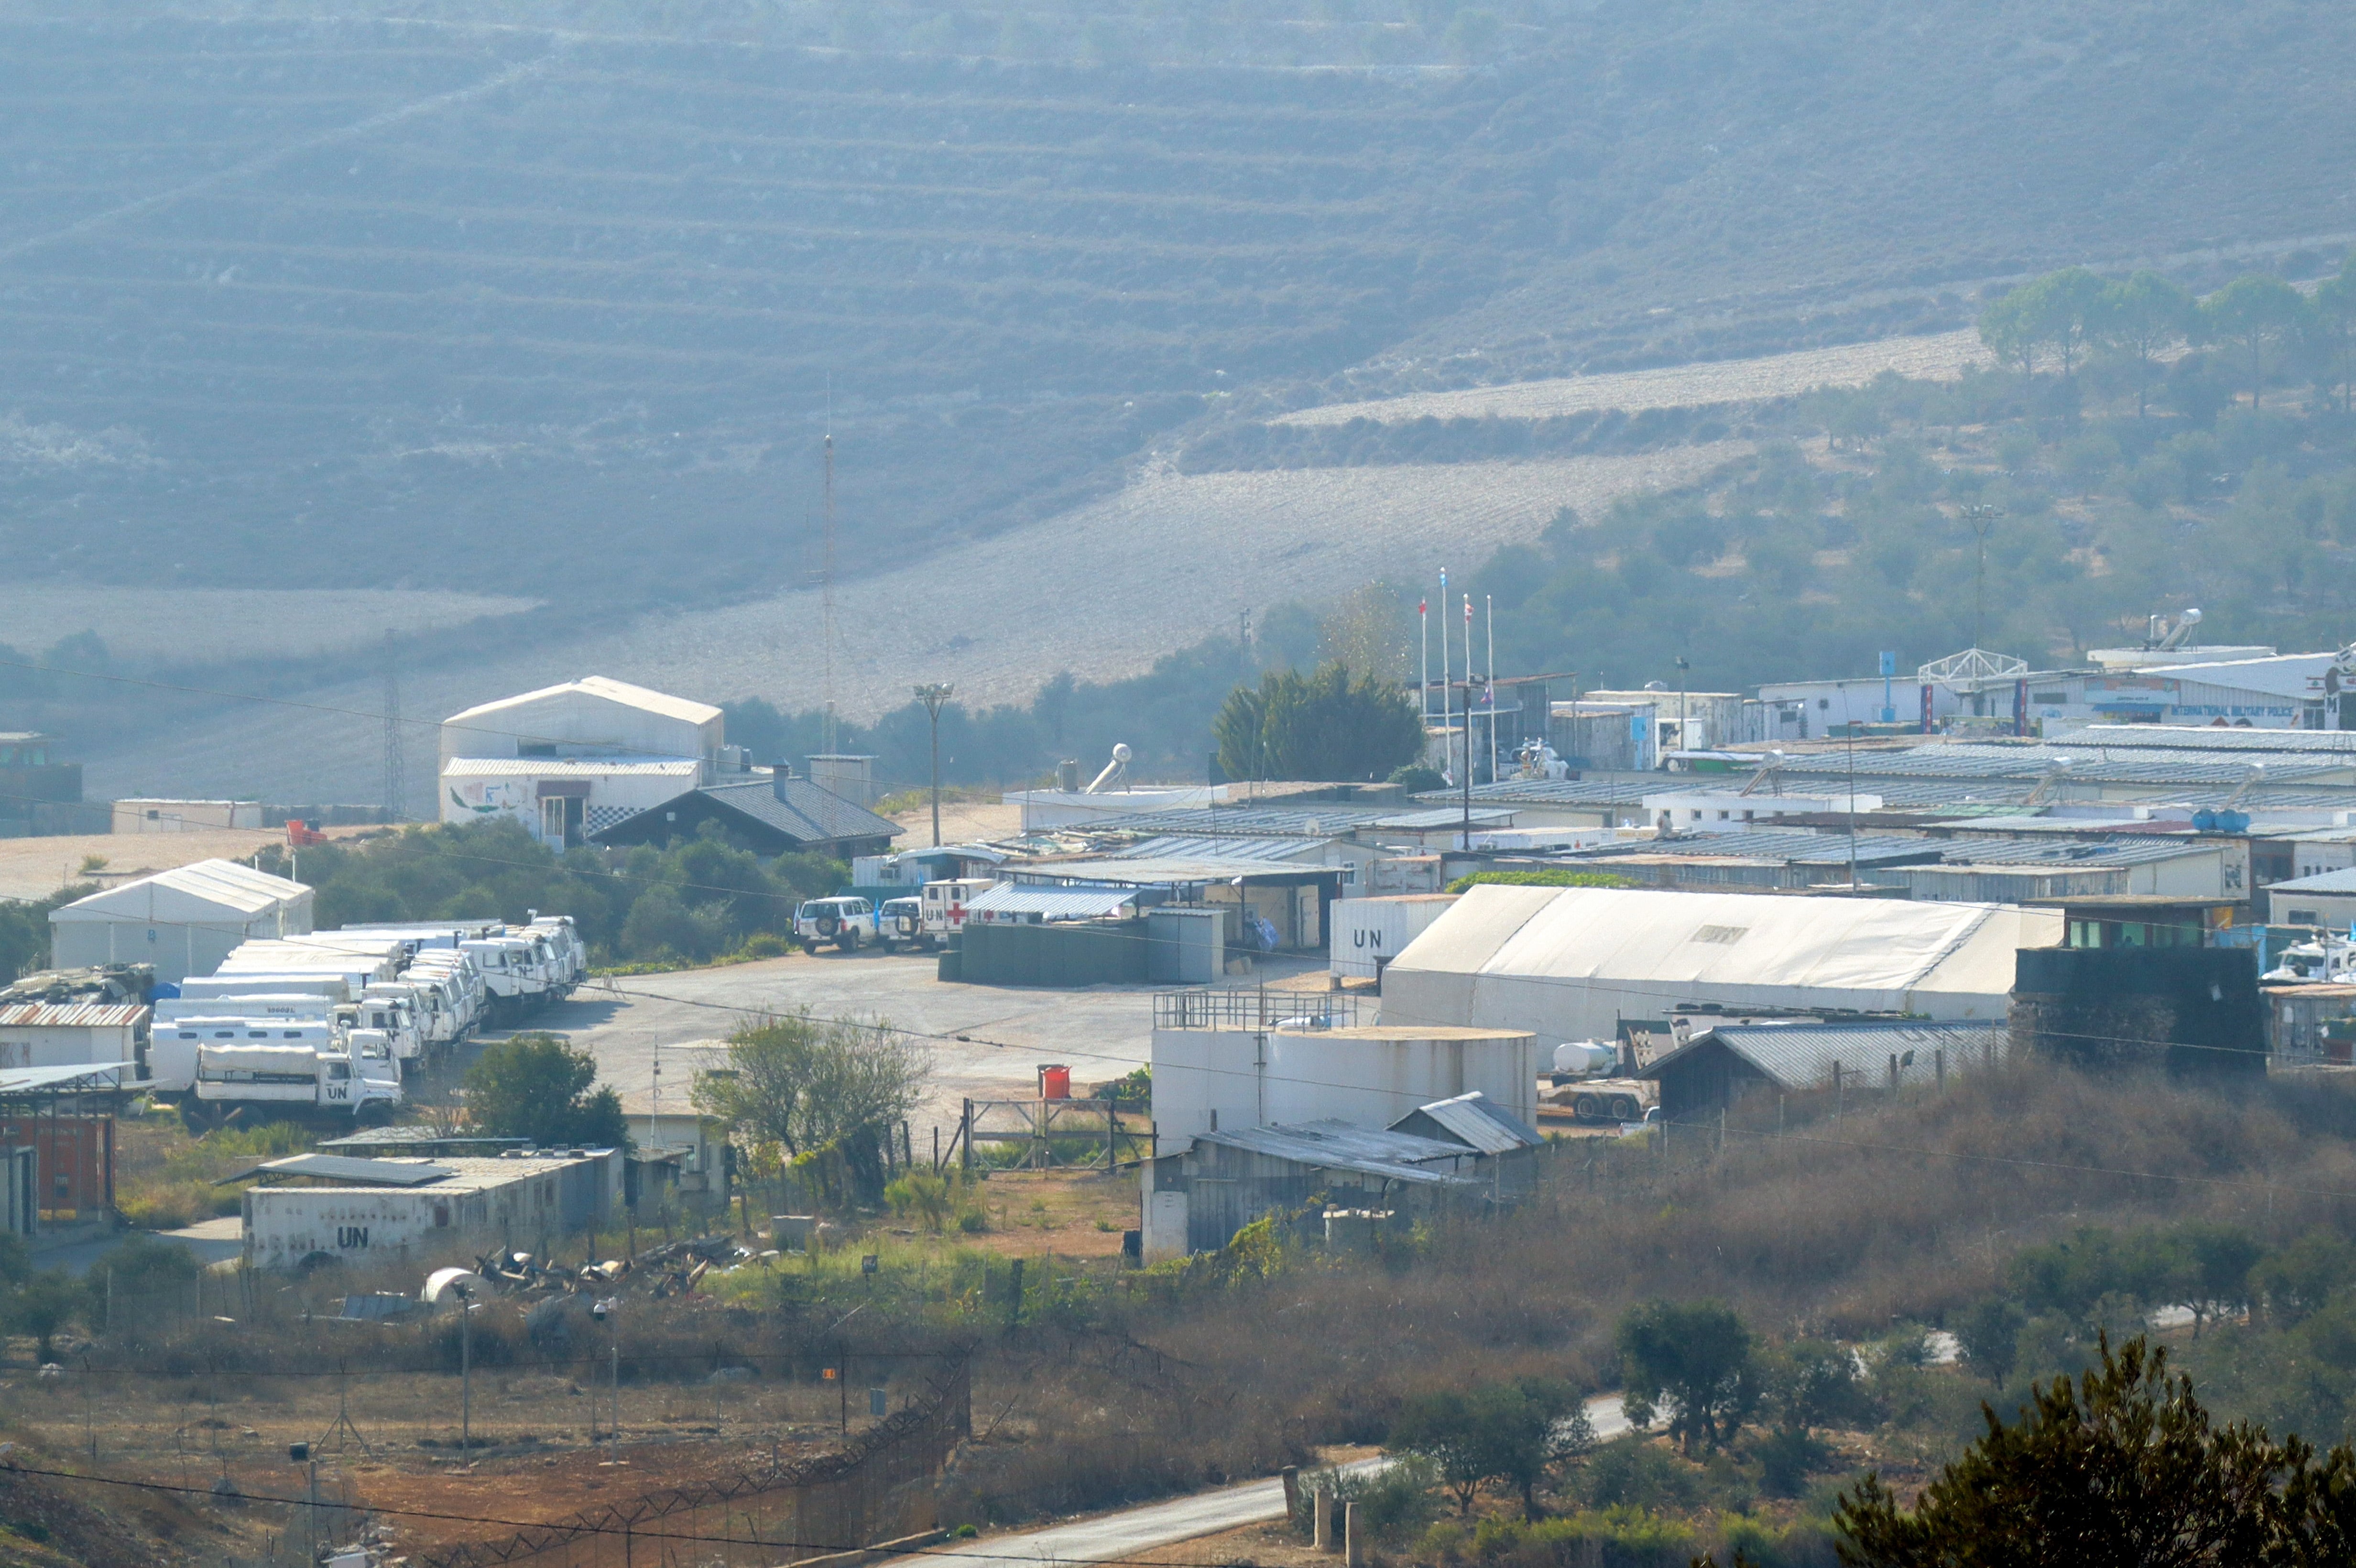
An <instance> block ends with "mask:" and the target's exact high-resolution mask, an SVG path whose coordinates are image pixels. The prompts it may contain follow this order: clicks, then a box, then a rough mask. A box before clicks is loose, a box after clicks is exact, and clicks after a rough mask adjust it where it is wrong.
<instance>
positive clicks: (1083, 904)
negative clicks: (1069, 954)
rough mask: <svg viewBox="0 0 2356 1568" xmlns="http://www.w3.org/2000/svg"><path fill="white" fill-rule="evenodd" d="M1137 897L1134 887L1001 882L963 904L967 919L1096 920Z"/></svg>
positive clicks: (1118, 909) (1119, 908) (1117, 910)
mask: <svg viewBox="0 0 2356 1568" xmlns="http://www.w3.org/2000/svg"><path fill="white" fill-rule="evenodd" d="M1135 901H1137V890H1136V889H1135V888H1040V887H1018V886H1016V885H1015V884H1014V883H1012V882H1001V883H1000V884H998V886H996V887H994V888H991V889H990V890H989V891H987V892H984V893H983V894H982V895H981V896H980V897H979V898H976V899H974V900H972V901H969V903H967V905H966V906H965V912H966V918H967V919H969V920H972V919H981V920H1004V919H1008V918H1011V917H1014V916H1022V917H1025V918H1027V917H1030V916H1033V915H1036V916H1037V917H1038V918H1040V919H1041V920H1099V919H1102V918H1103V917H1104V916H1106V915H1108V914H1114V913H1117V912H1119V911H1120V910H1121V909H1122V908H1123V907H1124V906H1126V905H1128V904H1131V903H1134V902H1135Z"/></svg>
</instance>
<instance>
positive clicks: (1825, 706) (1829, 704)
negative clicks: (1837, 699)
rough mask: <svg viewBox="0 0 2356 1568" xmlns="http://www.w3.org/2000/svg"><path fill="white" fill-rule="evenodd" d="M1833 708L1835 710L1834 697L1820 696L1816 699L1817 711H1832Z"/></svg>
mask: <svg viewBox="0 0 2356 1568" xmlns="http://www.w3.org/2000/svg"><path fill="white" fill-rule="evenodd" d="M1832 710H1833V699H1831V698H1829V697H1819V698H1817V699H1816V711H1817V712H1819V713H1830V712H1831V711H1832Z"/></svg>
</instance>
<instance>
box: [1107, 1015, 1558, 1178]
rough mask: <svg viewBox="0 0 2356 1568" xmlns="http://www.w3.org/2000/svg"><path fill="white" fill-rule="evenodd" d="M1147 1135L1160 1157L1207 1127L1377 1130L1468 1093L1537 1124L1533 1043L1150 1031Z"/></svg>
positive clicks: (1423, 1035)
mask: <svg viewBox="0 0 2356 1568" xmlns="http://www.w3.org/2000/svg"><path fill="white" fill-rule="evenodd" d="M1152 1065H1153V1126H1154V1131H1155V1132H1156V1133H1157V1134H1158V1135H1160V1136H1161V1138H1162V1147H1163V1148H1165V1149H1169V1150H1177V1149H1183V1148H1184V1147H1186V1146H1187V1144H1188V1143H1189V1142H1190V1141H1191V1140H1192V1139H1194V1138H1196V1137H1199V1136H1202V1135H1203V1134H1205V1133H1207V1132H1211V1131H1213V1130H1215V1129H1214V1128H1213V1126H1212V1119H1213V1116H1212V1114H1213V1113H1214V1112H1216V1113H1217V1122H1218V1127H1219V1128H1220V1129H1225V1130H1228V1131H1232V1130H1235V1129H1237V1128H1239V1127H1250V1126H1260V1125H1268V1124H1271V1123H1285V1124H1295V1123H1301V1122H1314V1121H1322V1120H1325V1119H1328V1118H1331V1119H1333V1120H1335V1121H1342V1122H1348V1123H1350V1124H1352V1125H1355V1126H1362V1127H1386V1126H1388V1125H1390V1124H1391V1123H1393V1122H1395V1121H1397V1120H1398V1119H1399V1118H1400V1117H1401V1116H1404V1115H1407V1114H1408V1112H1409V1111H1412V1110H1414V1109H1415V1108H1416V1107H1417V1106H1419V1105H1428V1104H1430V1103H1431V1102H1433V1101H1434V1100H1446V1099H1451V1098H1453V1097H1454V1096H1456V1095H1459V1094H1464V1093H1471V1092H1472V1091H1473V1090H1476V1089H1477V1090H1479V1091H1480V1092H1481V1093H1483V1094H1485V1095H1487V1096H1488V1097H1489V1098H1490V1099H1491V1100H1493V1101H1494V1102H1496V1103H1497V1104H1500V1105H1503V1106H1504V1107H1505V1108H1506V1109H1507V1110H1509V1111H1511V1112H1513V1113H1514V1114H1515V1115H1517V1116H1519V1117H1521V1118H1522V1119H1523V1120H1524V1121H1526V1122H1531V1123H1535V1122H1536V1121H1537V1075H1538V1057H1537V1042H1536V1040H1534V1039H1533V1038H1532V1037H1531V1036H1529V1035H1527V1034H1523V1033H1518V1032H1514V1031H1500V1030H1494V1029H1444V1028H1422V1029H1385V1028H1381V1027H1374V1028H1364V1029H1303V1030H1291V1029H1276V1030H1271V1031H1270V1032H1269V1033H1267V1034H1264V1035H1260V1034H1254V1033H1251V1032H1249V1031H1248V1030H1240V1029H1156V1030H1154V1031H1153V1057H1152Z"/></svg>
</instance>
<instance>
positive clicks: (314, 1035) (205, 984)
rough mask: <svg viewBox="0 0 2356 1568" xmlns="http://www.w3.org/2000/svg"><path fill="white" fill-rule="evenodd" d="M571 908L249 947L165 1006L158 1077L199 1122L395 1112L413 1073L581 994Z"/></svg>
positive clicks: (160, 1015) (334, 1118)
mask: <svg viewBox="0 0 2356 1568" xmlns="http://www.w3.org/2000/svg"><path fill="white" fill-rule="evenodd" d="M588 974H589V954H588V948H587V945H586V944H584V943H583V941H582V940H581V936H580V933H579V932H578V930H577V929H576V928H575V927H574V925H573V921H572V919H571V917H569V916H565V915H542V914H541V913H540V912H538V911H536V910H535V911H533V912H531V914H530V919H529V920H528V921H527V923H525V924H522V925H519V926H515V925H508V924H506V923H502V922H498V921H459V922H449V923H432V924H423V923H418V924H404V925H369V926H347V927H345V928H344V929H342V930H340V931H323V932H314V933H308V934H305V935H300V936H285V937H273V938H263V939H257V940H254V941H252V942H247V943H243V944H240V945H239V946H238V947H237V948H235V949H234V950H232V951H231V952H230V955H229V956H228V957H226V958H224V959H223V960H222V961H221V963H220V967H219V968H218V969H217V970H216V971H215V972H214V973H213V974H211V975H208V976H192V977H190V978H188V979H187V980H184V981H182V982H181V983H180V984H179V986H178V987H177V992H178V994H177V996H170V995H166V996H164V997H158V998H157V1000H156V1002H155V1015H154V1024H153V1027H152V1029H151V1035H150V1040H149V1042H148V1052H147V1063H146V1072H145V1076H146V1077H147V1079H148V1080H149V1081H150V1082H152V1083H155V1086H156V1092H157V1093H160V1094H162V1095H164V1096H166V1097H170V1098H177V1100H178V1102H179V1104H180V1110H181V1115H182V1117H183V1118H184V1119H185V1120H186V1121H187V1123H188V1124H189V1125H190V1126H191V1127H192V1128H194V1129H196V1130H198V1131H202V1130H205V1129H207V1128H209V1127H213V1126H218V1125H222V1124H223V1123H224V1122H226V1121H228V1120H230V1119H231V1118H236V1117H244V1118H247V1119H267V1120H279V1119H284V1118H288V1117H294V1118H296V1119H306V1120H307V1119H324V1120H327V1121H331V1122H345V1121H348V1122H355V1123H364V1122H371V1121H381V1120H384V1119H387V1118H389V1116H390V1115H391V1113H392V1112H393V1111H395V1110H396V1109H398V1108H399V1106H400V1105H401V1104H402V1102H403V1099H404V1098H405V1094H404V1090H403V1087H402V1085H403V1081H404V1079H405V1077H406V1075H407V1073H408V1072H411V1071H412V1070H415V1069H418V1068H421V1067H425V1066H430V1065H433V1064H434V1063H436V1062H438V1061H441V1060H442V1059H443V1058H444V1056H446V1055H447V1053H448V1052H450V1051H452V1050H454V1049H455V1047H456V1046H457V1045H458V1044H459V1043H460V1042H461V1041H463V1040H465V1039H466V1037H467V1036H468V1035H470V1034H472V1033H473V1032H474V1031H475V1030H476V1029H478V1028H481V1027H483V1026H484V1025H486V1024H502V1023H511V1022H515V1021H518V1020H519V1019H522V1018H524V1017H525V1016H526V1015H528V1014H530V1013H531V1012H534V1011H537V1010H538V1009H539V1008H542V1007H545V1006H547V1005H548V1004H549V1003H550V1002H552V1001H557V1000H561V999H562V998H563V997H567V996H570V995H571V994H572V992H573V988H574V987H576V986H578V985H580V983H581V982H582V981H583V980H584V979H586V978H587V977H588Z"/></svg>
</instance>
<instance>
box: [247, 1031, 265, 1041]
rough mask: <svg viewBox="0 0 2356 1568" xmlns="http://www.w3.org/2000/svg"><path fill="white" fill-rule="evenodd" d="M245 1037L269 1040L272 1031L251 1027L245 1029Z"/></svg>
mask: <svg viewBox="0 0 2356 1568" xmlns="http://www.w3.org/2000/svg"><path fill="white" fill-rule="evenodd" d="M245 1038H246V1039H248V1040H268V1039H269V1038H270V1031H269V1030H268V1029H248V1030H246V1031H245Z"/></svg>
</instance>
